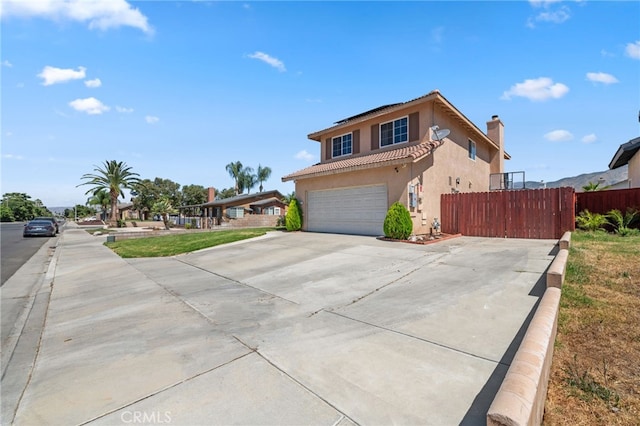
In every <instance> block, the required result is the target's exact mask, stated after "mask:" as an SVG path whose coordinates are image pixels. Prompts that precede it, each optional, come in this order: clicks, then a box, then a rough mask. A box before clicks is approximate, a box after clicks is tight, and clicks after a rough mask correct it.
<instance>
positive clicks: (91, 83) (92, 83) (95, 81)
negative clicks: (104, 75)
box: [84, 78, 102, 88]
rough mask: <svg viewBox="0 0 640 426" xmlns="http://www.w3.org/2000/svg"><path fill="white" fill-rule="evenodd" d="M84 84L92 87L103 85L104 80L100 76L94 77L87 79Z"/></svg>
mask: <svg viewBox="0 0 640 426" xmlns="http://www.w3.org/2000/svg"><path fill="white" fill-rule="evenodd" d="M84 85H85V86H87V87H91V88H95V87H100V86H102V81H100V79H99V78H94V79H93V80H85V81H84Z"/></svg>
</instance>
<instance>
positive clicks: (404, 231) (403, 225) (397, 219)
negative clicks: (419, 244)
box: [383, 201, 413, 240]
mask: <svg viewBox="0 0 640 426" xmlns="http://www.w3.org/2000/svg"><path fill="white" fill-rule="evenodd" d="M383 229H384V235H385V237H387V238H394V239H396V240H406V239H407V238H409V235H411V232H412V231H413V222H412V221H411V214H410V213H409V210H407V208H406V207H405V206H403V205H402V204H400V203H399V202H397V201H396V202H395V203H393V204H392V205H391V207H389V210H388V211H387V216H386V217H385V218H384V228H383Z"/></svg>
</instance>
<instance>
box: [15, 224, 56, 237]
mask: <svg viewBox="0 0 640 426" xmlns="http://www.w3.org/2000/svg"><path fill="white" fill-rule="evenodd" d="M22 236H23V237H40V236H44V237H55V236H56V227H55V226H54V225H53V223H52V222H51V221H50V220H31V221H29V222H27V224H26V225H24V230H23V231H22Z"/></svg>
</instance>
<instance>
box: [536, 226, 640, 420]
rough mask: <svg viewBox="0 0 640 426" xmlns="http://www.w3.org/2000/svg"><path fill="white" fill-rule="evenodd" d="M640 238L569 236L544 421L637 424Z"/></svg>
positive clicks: (596, 234)
mask: <svg viewBox="0 0 640 426" xmlns="http://www.w3.org/2000/svg"><path fill="white" fill-rule="evenodd" d="M639 259H640V236H626V237H621V236H619V235H614V234H607V233H604V232H580V231H576V232H574V233H573V235H572V238H571V249H570V250H569V259H568V262H567V275H566V277H565V282H564V285H563V287H562V296H561V300H560V312H559V318H558V334H557V337H556V342H555V350H554V355H553V364H552V367H551V376H550V380H549V389H548V392H547V401H546V404H545V415H544V420H543V424H544V425H547V426H549V425H572V426H573V425H591V424H601V425H610V424H619V425H638V424H639V423H638V419H639V418H640V374H638V371H639V370H638V366H639V365H640V326H638V324H640V261H639Z"/></svg>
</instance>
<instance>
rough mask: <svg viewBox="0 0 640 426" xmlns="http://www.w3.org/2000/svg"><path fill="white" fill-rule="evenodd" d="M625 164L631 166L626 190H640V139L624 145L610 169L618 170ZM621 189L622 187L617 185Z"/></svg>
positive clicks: (617, 152) (614, 158) (612, 161)
mask: <svg viewBox="0 0 640 426" xmlns="http://www.w3.org/2000/svg"><path fill="white" fill-rule="evenodd" d="M625 164H628V165H629V171H628V178H627V182H626V185H624V183H623V185H622V186H624V187H625V188H640V137H637V138H635V139H631V140H630V141H629V142H627V143H623V144H622V145H620V147H619V148H618V151H616V153H615V155H614V156H613V158H612V159H611V162H610V163H609V169H611V170H613V169H617V168H618V167H622V166H624V165H625ZM616 185H617V187H618V188H619V187H620V185H619V184H616Z"/></svg>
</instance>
